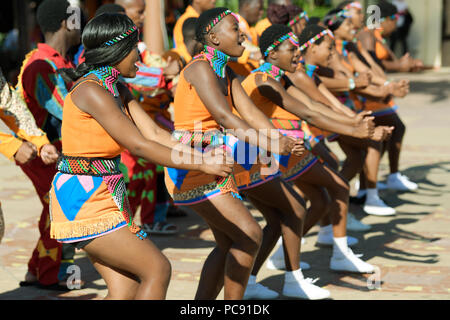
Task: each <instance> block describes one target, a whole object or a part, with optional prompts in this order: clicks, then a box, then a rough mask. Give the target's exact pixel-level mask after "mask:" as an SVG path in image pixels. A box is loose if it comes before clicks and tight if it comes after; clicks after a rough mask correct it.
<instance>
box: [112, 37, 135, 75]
mask: <svg viewBox="0 0 450 320" xmlns="http://www.w3.org/2000/svg"><path fill="white" fill-rule="evenodd" d="M138 61H139V50H138V47H137V43H136V44H135V45H134V47H133V50H131V51H130V53H129V54H128V55H127V56H126V57H125V58H124V59H123V60H122V61H120V62H119V63H118V64H117V65H115V66H114V67H115V68H116V69H117V70H118V71H119V72H120V75H121V76H122V77H125V78H134V77H136V72H137V71H138V69H139V68H138V67H137V65H136V63H137V62H138Z"/></svg>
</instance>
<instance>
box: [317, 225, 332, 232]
mask: <svg viewBox="0 0 450 320" xmlns="http://www.w3.org/2000/svg"><path fill="white" fill-rule="evenodd" d="M319 232H320V233H330V232H331V233H332V232H333V225H332V224H329V225H327V226H324V227H322V226H321V227H320V230H319Z"/></svg>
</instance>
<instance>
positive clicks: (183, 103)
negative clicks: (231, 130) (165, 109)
mask: <svg viewBox="0 0 450 320" xmlns="http://www.w3.org/2000/svg"><path fill="white" fill-rule="evenodd" d="M199 60H204V61H206V58H198V59H196V60H194V61H192V62H191V63H190V64H192V63H195V62H196V61H199ZM190 64H189V65H190ZM189 65H188V66H189ZM188 66H186V67H188ZM185 70H186V68H184V69H183V71H181V74H180V80H179V82H178V86H177V91H176V93H175V101H174V119H175V121H174V124H175V130H188V131H203V132H205V131H208V130H212V129H219V128H220V126H219V124H218V123H217V122H216V120H214V118H213V116H212V115H211V113H209V111H208V109H207V108H206V106H205V105H204V104H203V102H202V100H201V99H200V97H199V96H198V94H197V91H196V90H195V88H194V87H193V86H192V85H191V84H190V83H189V82H187V80H186V79H185V77H184V71H185ZM208 85H209V84H206V83H205V86H208ZM226 99H227V102H228V105H229V106H230V110H232V108H233V107H232V106H233V102H232V99H231V82H228V95H227V96H226ZM198 122H201V130H200V128H196V126H195V124H196V123H198Z"/></svg>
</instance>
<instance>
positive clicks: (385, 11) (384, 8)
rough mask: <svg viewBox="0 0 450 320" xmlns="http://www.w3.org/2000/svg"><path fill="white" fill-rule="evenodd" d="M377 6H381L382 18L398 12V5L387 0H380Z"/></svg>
mask: <svg viewBox="0 0 450 320" xmlns="http://www.w3.org/2000/svg"><path fill="white" fill-rule="evenodd" d="M377 6H378V7H379V8H380V18H386V17H390V16H392V15H394V14H397V13H398V11H397V7H396V6H394V5H393V4H392V3H389V2H387V1H380V2H378V4H377Z"/></svg>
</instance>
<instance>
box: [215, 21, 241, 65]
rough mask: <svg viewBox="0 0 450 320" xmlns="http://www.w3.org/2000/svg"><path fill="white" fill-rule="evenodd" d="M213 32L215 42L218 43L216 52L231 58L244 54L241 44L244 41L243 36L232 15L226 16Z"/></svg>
mask: <svg viewBox="0 0 450 320" xmlns="http://www.w3.org/2000/svg"><path fill="white" fill-rule="evenodd" d="M213 30H214V31H213V32H214V34H215V36H216V39H215V40H216V41H217V42H218V45H216V46H215V47H216V48H217V49H218V50H220V51H222V52H223V53H226V54H227V55H229V56H231V57H240V56H241V55H242V53H244V49H245V48H244V47H243V46H242V43H243V42H244V41H245V36H244V33H243V32H242V31H241V30H240V29H239V24H238V22H237V21H236V18H235V17H234V16H233V15H228V16H226V17H225V18H224V19H223V20H222V21H220V22H219V24H218V25H216V27H215V28H214V29H213ZM211 41H213V40H212V39H211Z"/></svg>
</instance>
